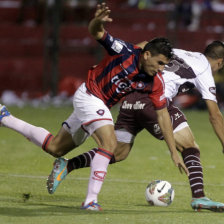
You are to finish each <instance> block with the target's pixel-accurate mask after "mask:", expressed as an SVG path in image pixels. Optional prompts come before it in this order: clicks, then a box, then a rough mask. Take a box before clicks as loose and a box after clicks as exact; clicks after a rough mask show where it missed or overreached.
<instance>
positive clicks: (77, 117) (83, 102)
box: [63, 83, 114, 146]
mask: <svg viewBox="0 0 224 224" xmlns="http://www.w3.org/2000/svg"><path fill="white" fill-rule="evenodd" d="M73 106H74V111H73V112H72V114H71V115H70V116H69V118H68V119H67V120H66V121H65V122H64V123H63V127H64V128H65V130H67V131H68V132H69V133H70V134H71V135H72V137H73V140H74V142H75V144H76V146H78V145H80V144H82V143H83V142H84V141H85V140H86V138H87V137H89V136H90V135H92V134H93V132H94V131H95V130H96V129H98V128H100V127H102V126H105V125H108V124H110V125H114V123H113V117H112V115H111V112H110V110H109V109H108V107H107V106H106V105H105V104H104V102H103V101H102V100H101V99H99V98H97V97H95V96H94V95H92V94H90V93H89V92H87V89H86V86H85V83H83V84H82V85H81V86H80V87H79V88H78V89H77V91H76V92H75V94H74V98H73Z"/></svg>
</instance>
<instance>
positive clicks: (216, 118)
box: [205, 100, 224, 153]
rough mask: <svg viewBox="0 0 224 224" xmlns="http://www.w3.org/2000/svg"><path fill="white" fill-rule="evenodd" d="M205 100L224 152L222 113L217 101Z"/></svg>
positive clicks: (223, 121)
mask: <svg viewBox="0 0 224 224" xmlns="http://www.w3.org/2000/svg"><path fill="white" fill-rule="evenodd" d="M205 102H206V105H207V108H208V111H209V120H210V122H211V124H212V127H213V129H214V131H215V133H216V135H217V137H218V138H219V140H220V142H221V144H222V150H223V153H224V120H223V116H222V113H221V112H220V110H219V107H218V105H217V103H216V102H214V101H212V100H205Z"/></svg>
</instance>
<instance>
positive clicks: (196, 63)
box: [173, 49, 209, 74]
mask: <svg viewBox="0 0 224 224" xmlns="http://www.w3.org/2000/svg"><path fill="white" fill-rule="evenodd" d="M173 52H174V55H175V56H177V57H178V58H181V59H183V61H184V62H185V63H186V64H187V65H188V66H189V67H191V68H192V69H193V71H194V72H195V73H196V74H197V73H202V72H204V71H205V70H206V69H208V67H209V62H208V60H207V58H206V57H205V55H204V54H202V53H200V52H192V51H186V50H183V49H173Z"/></svg>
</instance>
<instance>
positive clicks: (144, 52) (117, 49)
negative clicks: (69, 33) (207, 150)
mask: <svg viewBox="0 0 224 224" xmlns="http://www.w3.org/2000/svg"><path fill="white" fill-rule="evenodd" d="M109 15H110V10H109V8H108V7H107V6H106V4H105V3H102V4H99V5H97V10H96V13H95V17H94V18H93V19H92V20H91V21H90V23H89V27H88V28H89V31H90V34H91V35H92V36H93V37H94V38H95V39H96V40H98V41H99V43H100V44H102V45H103V46H104V48H105V49H106V50H107V53H108V54H107V56H106V57H105V59H103V60H102V61H101V62H100V63H99V65H97V66H94V67H93V68H92V69H90V70H89V72H88V78H87V81H86V82H85V83H83V84H82V85H81V86H80V87H79V88H78V90H77V91H76V92H75V94H74V98H73V105H74V108H75V110H74V112H73V113H72V114H71V116H70V117H69V118H68V119H67V120H66V121H65V122H64V123H63V127H62V128H61V129H60V131H59V133H58V135H57V136H56V137H54V136H52V135H51V133H50V132H48V131H47V130H45V129H43V128H38V127H35V126H32V125H30V124H28V123H26V122H24V121H21V120H19V119H17V118H15V117H14V116H12V115H10V113H9V112H8V111H7V109H6V107H5V106H1V107H0V111H1V113H0V122H1V124H2V125H3V126H6V127H9V128H11V129H14V130H16V131H18V132H20V133H21V134H23V135H24V136H26V137H27V138H28V139H30V140H31V141H32V142H34V143H36V144H37V145H39V146H42V148H43V149H44V150H45V151H46V152H48V153H50V154H52V155H54V156H55V157H59V156H62V155H65V154H66V153H67V152H69V151H71V150H72V149H73V148H75V147H77V146H79V145H80V144H81V143H83V142H84V140H85V139H86V137H88V136H92V137H93V138H94V140H95V142H96V143H97V145H98V150H97V152H96V155H95V157H94V159H93V160H92V163H91V173H90V179H89V185H88V192H87V196H86V199H85V202H84V204H83V205H82V208H83V209H86V210H101V207H100V205H99V204H98V203H97V197H98V194H99V192H100V189H101V187H102V184H103V181H104V178H105V175H106V173H107V166H108V164H109V161H110V160H111V158H112V157H113V153H114V150H115V149H116V146H117V138H116V135H115V132H114V125H113V119H112V115H111V113H110V111H109V109H110V107H111V106H113V105H114V104H116V103H117V102H118V100H120V99H121V98H122V97H123V96H125V95H127V94H128V93H130V92H132V91H134V90H139V91H143V92H145V93H147V96H148V97H149V99H150V100H151V101H152V103H153V105H154V108H155V110H156V113H157V115H158V122H159V124H160V127H161V130H162V132H163V136H164V139H165V140H166V142H167V145H168V147H169V150H170V152H171V158H172V160H173V162H174V164H175V165H176V166H177V167H178V168H179V169H180V171H182V169H183V170H184V171H185V172H186V173H188V171H187V169H186V167H185V165H184V163H183V161H182V160H181V159H180V157H179V155H178V153H177V151H176V148H175V141H174V138H173V133H172V126H171V121H170V117H169V114H168V112H167V108H166V99H165V96H164V82H163V79H162V75H161V72H162V70H163V69H164V67H165V65H166V64H167V63H168V62H169V59H170V58H171V56H172V48H171V45H170V43H169V41H168V40H167V39H165V38H155V39H153V40H152V41H150V42H148V43H147V44H146V45H145V47H144V48H143V49H140V48H139V47H137V46H135V45H132V44H129V43H127V42H124V41H122V40H119V39H117V38H114V37H112V36H111V35H110V34H109V33H108V32H106V31H105V29H104V23H106V22H111V21H112V19H111V18H110V17H109ZM83 130H85V132H83ZM60 161H61V160H56V161H55V164H54V170H53V171H52V174H51V175H50V177H49V179H48V182H47V186H48V191H49V193H52V192H53V191H54V186H53V185H52V184H53V182H55V181H60V180H61V179H62V178H63V172H64V171H65V169H64V163H63V162H62V164H61V163H60Z"/></svg>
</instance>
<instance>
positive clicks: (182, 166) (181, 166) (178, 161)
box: [171, 153, 189, 176]
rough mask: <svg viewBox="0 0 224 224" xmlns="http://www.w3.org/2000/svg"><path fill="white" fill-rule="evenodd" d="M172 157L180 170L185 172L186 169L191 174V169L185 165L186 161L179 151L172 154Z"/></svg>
mask: <svg viewBox="0 0 224 224" xmlns="http://www.w3.org/2000/svg"><path fill="white" fill-rule="evenodd" d="M171 157H172V160H173V162H174V164H175V166H177V167H178V168H179V170H180V172H181V173H183V171H184V172H185V173H186V174H187V175H188V176H189V171H188V169H187V167H186V166H185V164H184V162H183V161H182V160H181V159H180V157H179V155H178V153H174V154H172V155H171Z"/></svg>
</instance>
